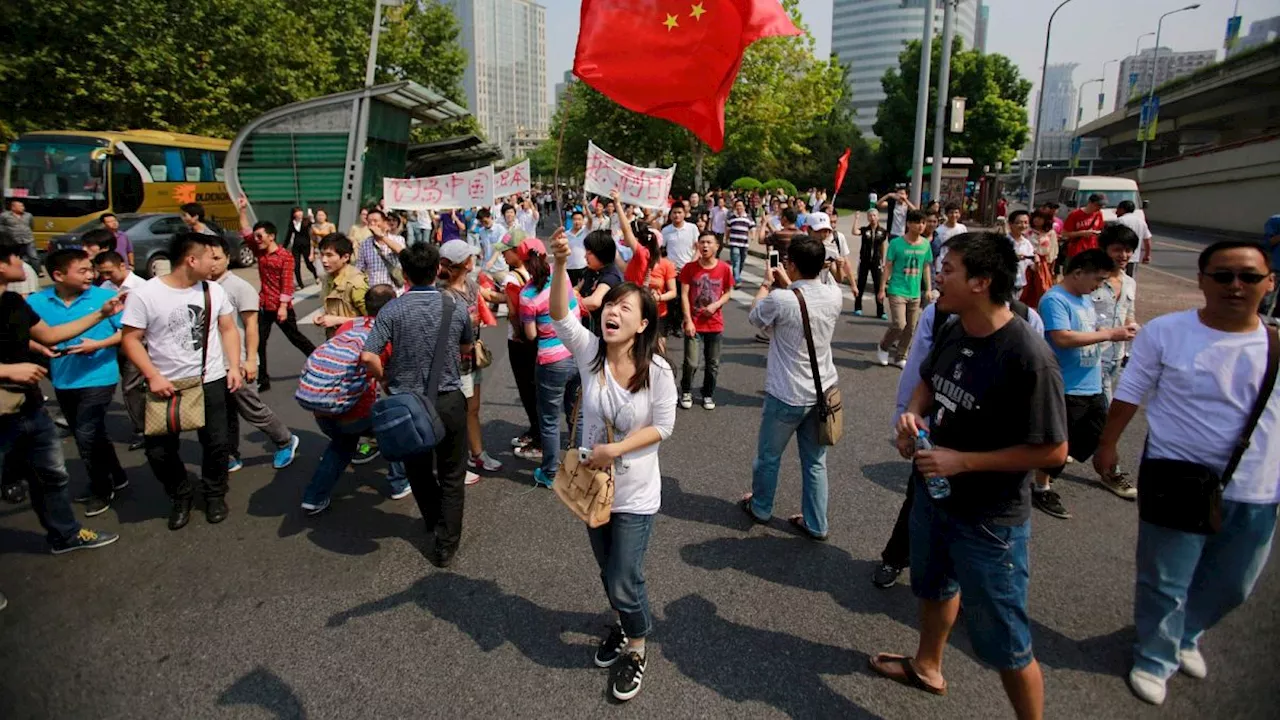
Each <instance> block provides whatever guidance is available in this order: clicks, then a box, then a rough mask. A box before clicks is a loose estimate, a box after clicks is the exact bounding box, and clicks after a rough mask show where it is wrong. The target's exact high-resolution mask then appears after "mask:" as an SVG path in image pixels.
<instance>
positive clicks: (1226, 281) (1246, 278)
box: [1205, 270, 1270, 285]
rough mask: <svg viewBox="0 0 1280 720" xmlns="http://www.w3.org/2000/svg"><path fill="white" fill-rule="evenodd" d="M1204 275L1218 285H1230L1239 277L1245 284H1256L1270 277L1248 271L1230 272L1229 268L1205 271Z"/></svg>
mask: <svg viewBox="0 0 1280 720" xmlns="http://www.w3.org/2000/svg"><path fill="white" fill-rule="evenodd" d="M1205 277H1208V278H1209V279H1210V280H1213V281H1214V282H1216V283H1218V284H1219V285H1230V284H1231V283H1232V282H1234V281H1235V279H1236V278H1240V282H1242V283H1244V284H1245V285H1257V284H1258V283H1260V282H1262V281H1263V280H1266V279H1267V278H1268V277H1270V275H1269V274H1263V273H1256V272H1248V271H1245V272H1232V271H1230V270H1218V271H1217V272H1211V273H1205Z"/></svg>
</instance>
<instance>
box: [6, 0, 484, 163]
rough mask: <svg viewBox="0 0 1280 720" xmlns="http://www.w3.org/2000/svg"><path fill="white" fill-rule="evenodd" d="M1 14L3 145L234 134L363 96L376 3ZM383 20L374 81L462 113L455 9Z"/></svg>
mask: <svg viewBox="0 0 1280 720" xmlns="http://www.w3.org/2000/svg"><path fill="white" fill-rule="evenodd" d="M7 5H8V6H10V8H11V9H9V8H7V9H6V10H5V12H4V17H5V24H4V26H3V29H0V83H3V85H4V87H5V100H6V102H5V104H4V106H3V107H0V131H4V130H7V131H8V132H9V133H12V134H17V133H22V132H26V131H29V130H36V129H64V128H65V129H111V128H150V129H160V130H173V131H178V132H189V133H196V134H203V135H214V136H221V137H231V136H233V135H235V134H236V132H237V131H238V130H239V129H240V128H241V127H243V126H244V124H245V123H247V122H248V121H250V120H252V119H253V118H255V117H257V116H258V115H260V114H262V113H263V112H266V111H267V110H269V109H271V108H274V107H278V106H280V105H284V104H287V103H291V102H296V101H298V100H303V99H306V98H312V97H317V96H320V95H327V94H330V93H335V92H340V91H343V90H350V89H353V88H358V87H360V86H361V85H362V84H363V83H364V67H365V58H366V55H367V52H368V41H367V38H368V34H369V27H370V25H371V23H372V22H373V4H372V3H370V2H354V3H353V2H350V1H349V0H310V1H309V2H301V1H300V0H182V2H179V1H178V0H132V1H131V2H128V3H117V2H112V1H111V0H75V1H73V0H38V1H37V0H10V1H9V3H7ZM386 22H387V27H386V29H385V31H384V34H383V35H382V39H381V42H380V46H381V47H380V52H379V58H378V59H379V66H378V73H377V77H378V79H379V80H380V81H387V80H391V79H399V78H406V79H412V80H415V81H417V82H418V83H420V84H422V85H425V86H428V87H433V88H435V89H437V90H439V91H440V92H441V93H442V94H444V95H445V96H446V97H448V98H449V99H451V100H453V101H455V102H459V103H465V100H464V95H463V93H462V88H461V84H460V81H461V78H462V73H463V70H464V69H465V63H466V58H465V56H464V54H463V53H462V50H461V47H460V46H459V45H458V42H457V34H458V27H459V26H458V21H457V20H456V18H455V17H454V15H453V12H452V11H451V10H450V8H449V7H448V6H446V5H443V4H441V3H440V2H438V1H435V0H424V1H423V2H415V3H410V4H409V5H408V6H406V7H404V8H398V9H394V11H390V12H389V13H388V18H387V21H386ZM284 38H287V39H288V41H287V42H285V41H283V39H284ZM5 139H7V138H5Z"/></svg>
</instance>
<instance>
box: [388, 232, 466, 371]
mask: <svg viewBox="0 0 1280 720" xmlns="http://www.w3.org/2000/svg"><path fill="white" fill-rule="evenodd" d="M371 244H372V243H371ZM441 297H442V296H441V294H440V291H439V290H436V289H435V288H419V287H415V288H413V289H412V290H410V291H409V292H407V293H405V294H404V295H402V296H401V297H398V298H396V299H395V300H392V301H391V302H389V303H387V306H386V307H384V308H382V311H381V312H379V313H378V317H377V319H376V320H375V321H374V323H373V329H372V330H370V331H369V339H368V340H366V341H365V343H364V351H365V352H369V353H374V354H375V355H381V354H382V351H383V350H384V349H386V347H387V345H391V346H392V348H393V349H392V352H391V362H389V363H388V364H387V367H386V375H387V387H388V388H389V389H390V390H391V394H393V395H394V394H396V393H404V392H416V393H423V394H425V393H426V391H427V376H428V375H429V374H430V372H431V360H432V358H433V357H434V356H435V353H436V335H437V333H439V331H440V313H441V312H442V309H443V308H442V305H441V302H442V301H441ZM448 332H449V337H448V340H446V341H445V352H446V355H445V357H444V361H443V364H442V366H441V368H440V388H439V392H441V393H446V392H450V391H452V390H461V389H462V379H461V373H460V372H459V368H458V364H459V359H460V357H461V347H462V346H463V345H470V344H471V343H472V342H473V335H472V332H471V318H470V316H469V315H468V313H467V307H466V305H464V304H462V303H458V302H455V303H454V306H453V316H452V317H451V318H450V319H449V329H448Z"/></svg>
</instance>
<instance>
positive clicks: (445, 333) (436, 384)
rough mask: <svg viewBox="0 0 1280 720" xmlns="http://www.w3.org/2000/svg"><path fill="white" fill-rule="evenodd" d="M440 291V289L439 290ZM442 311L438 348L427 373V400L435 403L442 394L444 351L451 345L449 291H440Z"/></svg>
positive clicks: (438, 331)
mask: <svg viewBox="0 0 1280 720" xmlns="http://www.w3.org/2000/svg"><path fill="white" fill-rule="evenodd" d="M437 292H438V291H437ZM440 302H441V307H442V309H441V311H440V327H438V328H437V329H436V349H435V354H434V355H432V356H431V370H430V372H428V373H427V401H428V402H431V403H435V401H436V395H438V394H440V374H441V372H443V370H444V353H445V349H446V348H448V347H449V331H450V328H452V326H453V308H454V302H453V298H451V297H449V293H444V292H442V293H440Z"/></svg>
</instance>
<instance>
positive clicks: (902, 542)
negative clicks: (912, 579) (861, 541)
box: [880, 474, 916, 569]
mask: <svg viewBox="0 0 1280 720" xmlns="http://www.w3.org/2000/svg"><path fill="white" fill-rule="evenodd" d="M915 494H916V480H915V477H914V474H913V475H912V477H909V478H907V497H906V498H904V499H903V501H902V508H901V509H899V510H898V521H897V522H895V523H894V524H893V534H892V535H890V536H889V544H888V545H885V546H884V552H882V553H880V559H881V560H882V561H884V564H885V565H892V566H893V567H896V568H898V569H902V568H905V567H907V566H908V565H910V564H911V542H910V534H911V533H910V522H909V521H910V520H911V503H912V501H913V500H915Z"/></svg>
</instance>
